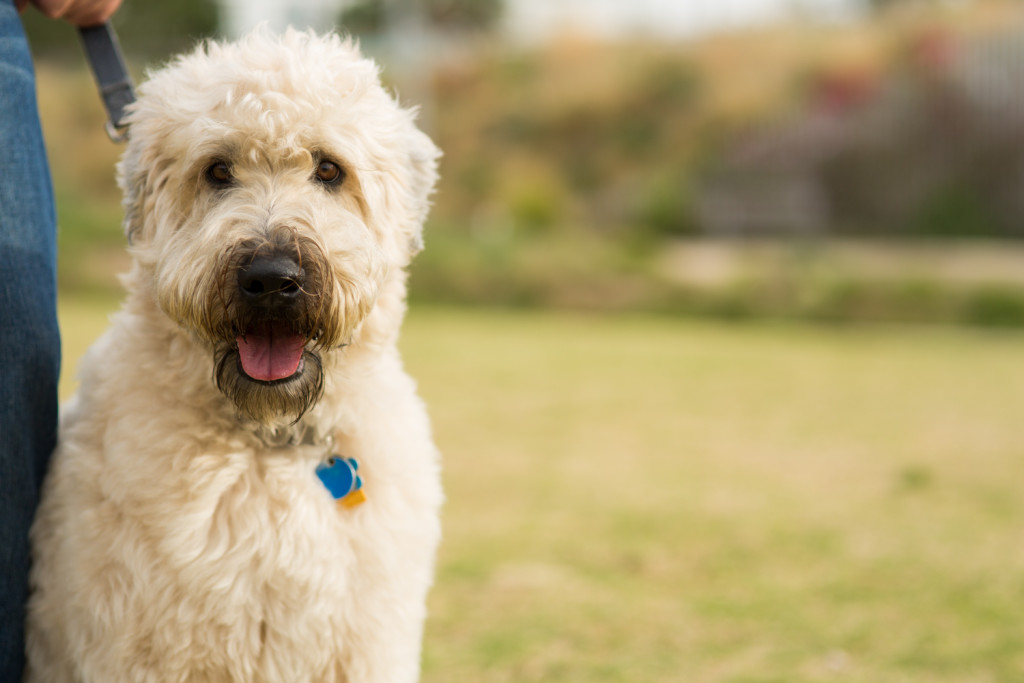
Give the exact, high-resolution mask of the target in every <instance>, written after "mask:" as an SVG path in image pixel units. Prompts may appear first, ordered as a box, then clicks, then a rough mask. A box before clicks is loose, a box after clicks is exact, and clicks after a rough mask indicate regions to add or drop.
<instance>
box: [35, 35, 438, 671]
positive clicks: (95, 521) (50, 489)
mask: <svg viewBox="0 0 1024 683" xmlns="http://www.w3.org/2000/svg"><path fill="white" fill-rule="evenodd" d="M415 118H416V112H415V111H414V110H411V109H407V108H403V107H402V106H401V105H400V104H399V103H398V102H397V100H396V99H395V98H394V97H393V96H392V95H391V94H389V92H388V91H386V90H385V89H384V88H383V87H382V86H381V83H380V79H379V72H378V68H377V67H376V65H375V64H374V63H373V62H372V61H371V60H369V59H367V58H364V57H363V56H361V54H360V52H359V49H358V47H357V46H356V45H355V44H354V43H353V42H352V41H351V40H349V39H346V38H343V37H339V36H338V35H334V34H331V35H326V36H321V35H317V34H315V33H312V32H299V31H294V30H289V31H287V32H286V33H284V34H283V35H273V34H271V33H270V32H269V31H267V30H265V29H261V30H257V31H256V32H254V33H253V34H250V35H248V36H246V37H244V38H242V39H240V40H238V41H236V42H207V43H204V44H202V45H200V46H199V47H198V48H196V49H195V51H193V52H191V53H189V54H186V55H183V56H181V57H178V58H177V59H175V60H174V61H172V62H170V63H169V64H168V65H167V66H164V67H162V68H160V69H158V70H156V71H154V72H152V73H150V74H149V75H148V78H147V80H146V81H145V82H144V83H143V84H142V85H141V86H140V88H139V97H138V100H137V102H136V103H135V104H134V105H133V106H132V108H131V111H130V115H129V119H128V120H129V129H128V143H127V147H126V148H125V151H124V154H123V157H122V159H121V161H120V163H119V165H118V181H119V184H120V186H121V189H122V190H123V192H124V209H125V222H124V225H125V230H126V233H127V236H128V241H129V247H128V249H129V252H130V255H131V257H132V265H131V268H130V270H129V272H128V273H127V274H126V275H124V276H122V279H123V283H124V284H125V288H126V290H127V296H126V299H125V301H124V304H123V306H122V308H121V310H120V311H119V312H118V313H116V314H115V315H114V316H113V317H112V319H111V326H110V328H109V329H108V330H107V332H106V333H105V334H103V335H102V336H101V337H100V339H99V340H98V341H97V342H96V343H95V344H94V345H93V346H92V347H91V349H90V350H89V351H88V352H87V355H86V356H85V358H84V359H83V362H82V364H81V366H82V367H83V368H84V369H83V370H82V371H81V373H80V380H81V381H80V389H79V390H78V392H77V393H76V395H75V396H74V397H73V398H72V399H71V400H70V402H69V403H68V405H66V406H65V408H64V410H62V415H61V424H60V431H59V439H58V441H59V445H58V447H57V450H56V452H55V454H54V458H53V461H52V465H51V469H50V472H49V473H48V475H47V479H46V482H45V484H44V489H43V500H42V503H41V505H40V509H39V512H38V514H37V518H36V521H35V524H34V526H33V529H32V533H31V537H32V543H33V553H34V566H33V570H32V574H31V585H32V595H31V598H30V601H29V606H28V620H27V636H26V637H27V658H28V664H27V674H26V680H27V681H30V682H36V681H40V682H42V681H45V682H47V683H62V682H72V681H74V682H76V683H91V682H104V683H108V682H111V681H116V682H121V681H133V682H134V681H148V682H160V683H167V682H175V681H181V682H184V681H189V682H198V681H210V682H212V681H245V682H247V683H251V682H266V683H283V682H289V681H295V682H299V681H317V682H319V681H324V682H328V681H337V682H341V681H345V682H346V683H359V682H363V681H366V682H373V683H382V682H389V681H413V680H416V679H417V678H418V677H419V670H420V651H421V641H422V632H423V625H424V620H425V615H426V595H427V592H428V589H429V587H430V584H431V582H432V580H433V566H434V561H435V554H436V549H437V546H438V543H439V539H440V521H439V520H440V507H441V504H442V499H443V494H442V489H441V482H440V456H439V453H438V451H437V449H436V448H435V445H434V443H433V439H432V435H431V428H430V423H429V420H428V417H427V413H426V410H425V407H424V405H423V403H422V401H421V400H420V398H419V397H418V396H417V392H416V387H415V384H414V382H413V381H412V379H410V377H409V376H408V375H407V374H406V373H405V371H404V370H403V366H402V361H401V358H400V356H399V353H398V350H397V340H398V336H399V330H400V326H401V322H402V319H403V317H404V313H405V308H406V303H405V300H406V271H407V266H408V265H409V263H410V260H411V259H412V257H413V256H414V255H415V254H416V253H417V252H418V251H419V250H420V249H421V247H422V241H421V236H422V226H423V222H424V220H425V218H426V215H427V212H428V208H429V203H430V195H431V193H432V192H433V188H434V185H435V183H436V179H437V161H438V158H439V156H440V152H439V150H438V149H437V148H436V147H435V145H434V144H433V143H432V142H431V140H430V139H429V138H428V137H427V136H426V135H425V134H424V133H422V132H421V131H420V130H418V128H417V127H416V125H415Z"/></svg>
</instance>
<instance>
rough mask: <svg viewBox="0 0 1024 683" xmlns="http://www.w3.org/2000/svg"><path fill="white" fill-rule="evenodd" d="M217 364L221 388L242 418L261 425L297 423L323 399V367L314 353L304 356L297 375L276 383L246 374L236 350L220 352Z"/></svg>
mask: <svg viewBox="0 0 1024 683" xmlns="http://www.w3.org/2000/svg"><path fill="white" fill-rule="evenodd" d="M214 360H215V379H216V382H217V388H218V389H220V391H221V392H222V393H223V394H224V395H225V396H227V397H228V398H229V399H231V401H232V402H233V403H234V404H235V407H236V408H237V409H238V411H239V412H240V413H241V414H242V415H244V416H245V417H248V418H249V419H251V420H254V421H256V422H258V423H260V424H271V423H273V422H275V421H278V420H281V419H284V420H288V421H291V422H297V421H298V420H299V419H300V418H301V417H302V416H303V415H304V414H305V413H306V412H307V411H308V410H309V409H310V408H312V407H313V406H314V405H315V404H316V402H317V401H319V400H320V397H321V396H322V395H323V391H324V372H323V363H322V362H321V360H320V356H319V355H317V354H316V353H314V352H312V351H308V350H307V351H305V352H303V354H302V361H301V362H300V365H299V369H298V370H297V371H296V372H295V373H294V374H293V375H291V376H290V377H287V378H285V379H280V380H276V381H272V382H264V381H260V380H256V379H253V378H251V377H249V376H248V375H247V374H245V371H244V370H243V369H242V363H241V361H240V359H239V355H238V348H237V347H235V346H225V347H224V348H222V349H220V350H218V352H217V354H216V356H215V359H214Z"/></svg>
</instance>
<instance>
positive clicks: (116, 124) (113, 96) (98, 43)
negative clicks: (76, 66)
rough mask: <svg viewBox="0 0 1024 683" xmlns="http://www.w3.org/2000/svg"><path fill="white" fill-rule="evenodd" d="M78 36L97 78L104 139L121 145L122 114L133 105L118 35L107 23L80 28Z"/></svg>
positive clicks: (123, 131)
mask: <svg viewBox="0 0 1024 683" xmlns="http://www.w3.org/2000/svg"><path fill="white" fill-rule="evenodd" d="M78 33H79V35H80V36H81V37H82V44H83V45H84V46H85V55H86V57H88V59H89V66H90V67H91V68H92V73H93V76H95V77H96V85H97V86H99V89H100V96H101V97H102V98H103V106H105V107H106V108H107V119H108V120H107V126H106V128H107V135H109V136H110V139H111V140H113V141H114V142H123V141H124V139H125V138H126V137H127V136H128V124H126V123H125V122H124V115H125V111H124V110H125V107H127V106H128V105H129V104H131V103H132V102H134V101H135V90H134V89H133V87H132V77H131V76H130V75H129V74H128V67H127V66H125V63H124V55H122V54H121V46H120V45H119V44H118V42H117V35H116V34H115V33H114V28H113V27H112V26H111V25H110V23H109V22H107V23H104V24H100V25H99V26H90V27H88V28H81V29H79V30H78Z"/></svg>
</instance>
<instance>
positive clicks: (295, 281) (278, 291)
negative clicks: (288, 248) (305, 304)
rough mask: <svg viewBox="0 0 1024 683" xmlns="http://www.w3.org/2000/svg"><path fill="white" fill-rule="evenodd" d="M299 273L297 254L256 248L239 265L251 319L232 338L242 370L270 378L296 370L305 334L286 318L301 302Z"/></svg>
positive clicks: (290, 317) (243, 297) (243, 300)
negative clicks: (244, 261)
mask: <svg viewBox="0 0 1024 683" xmlns="http://www.w3.org/2000/svg"><path fill="white" fill-rule="evenodd" d="M304 279H305V276H304V272H303V270H302V266H301V265H300V264H299V262H298V260H297V259H295V258H294V257H293V256H291V255H290V254H287V253H282V252H270V253H258V254H256V255H255V256H254V257H253V259H252V261H251V262H250V263H248V264H246V265H244V266H240V267H239V268H238V292H239V295H240V299H241V304H242V306H244V307H245V308H247V309H249V315H248V316H246V317H247V318H248V319H249V320H250V322H249V324H248V325H247V326H246V328H245V329H243V330H240V331H239V334H238V337H237V339H236V341H237V343H238V356H239V362H240V363H241V365H242V371H243V372H245V374H246V375H248V376H249V377H251V378H252V379H255V380H258V381H261V382H275V381H278V380H283V379H287V378H288V377H291V376H292V375H294V374H295V373H296V372H299V371H300V370H301V366H302V357H303V351H304V349H305V345H306V337H305V336H304V335H300V334H297V333H296V332H295V331H294V329H293V326H292V323H291V322H290V321H291V320H294V319H295V317H296V313H297V310H298V308H299V306H300V298H301V296H302V295H303V291H304Z"/></svg>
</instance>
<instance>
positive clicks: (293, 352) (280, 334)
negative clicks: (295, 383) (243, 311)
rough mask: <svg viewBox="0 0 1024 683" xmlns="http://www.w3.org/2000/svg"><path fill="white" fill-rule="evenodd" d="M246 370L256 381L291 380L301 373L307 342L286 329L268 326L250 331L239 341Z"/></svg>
mask: <svg viewBox="0 0 1024 683" xmlns="http://www.w3.org/2000/svg"><path fill="white" fill-rule="evenodd" d="M237 341H238V357H239V358H241V360H242V370H244V371H245V374H247V375H249V377H252V378H253V379H258V380H260V381H263V382H272V381H274V380H276V379H284V378H286V377H291V376H292V375H294V374H295V372H296V371H297V370H298V369H299V362H300V361H301V360H302V351H303V347H304V346H305V344H306V340H305V339H303V338H302V337H300V336H299V335H296V334H293V333H292V332H291V331H290V330H288V329H287V328H285V327H283V326H275V325H265V326H260V327H255V328H252V329H250V330H247V331H246V333H245V335H244V336H239V337H238V339H237Z"/></svg>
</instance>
